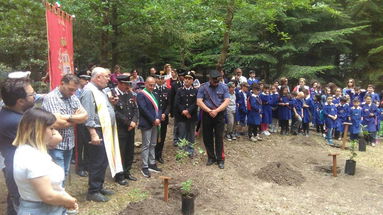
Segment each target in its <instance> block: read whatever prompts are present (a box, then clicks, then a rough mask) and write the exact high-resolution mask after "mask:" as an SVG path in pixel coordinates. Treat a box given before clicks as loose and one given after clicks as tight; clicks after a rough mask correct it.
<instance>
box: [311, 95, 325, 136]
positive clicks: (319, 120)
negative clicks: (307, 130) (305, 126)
mask: <svg viewBox="0 0 383 215" xmlns="http://www.w3.org/2000/svg"><path fill="white" fill-rule="evenodd" d="M322 111H323V105H322V102H321V95H319V94H316V95H315V96H314V101H313V123H314V125H315V128H316V130H317V133H319V132H320V133H321V134H322V135H323V137H325V134H324V119H323V114H322Z"/></svg>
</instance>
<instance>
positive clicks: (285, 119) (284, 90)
mask: <svg viewBox="0 0 383 215" xmlns="http://www.w3.org/2000/svg"><path fill="white" fill-rule="evenodd" d="M280 95H281V96H280V98H279V102H278V118H279V125H280V126H281V135H287V134H288V132H289V120H290V119H291V108H290V96H289V88H288V87H286V86H283V87H281V90H280Z"/></svg>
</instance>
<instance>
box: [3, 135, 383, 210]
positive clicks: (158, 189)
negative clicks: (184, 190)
mask: <svg viewBox="0 0 383 215" xmlns="http://www.w3.org/2000/svg"><path fill="white" fill-rule="evenodd" d="M137 133H138V134H137V139H140V134H139V132H137ZM168 134H171V132H168ZM170 140H171V138H170V137H168V141H167V143H166V146H165V147H166V148H165V155H164V159H165V164H163V165H160V167H161V168H162V169H163V173H161V174H152V177H151V178H149V179H147V178H144V177H143V176H142V175H141V173H140V172H139V166H140V161H139V159H140V155H139V150H140V149H139V148H138V149H137V151H136V152H137V153H136V160H137V162H136V163H134V170H133V174H134V175H135V176H137V177H138V179H139V180H138V181H137V182H131V183H130V185H129V186H128V187H122V186H119V185H117V184H116V183H113V181H112V179H111V177H110V173H109V174H108V176H107V179H106V181H107V182H106V187H108V188H110V189H113V190H114V191H116V194H115V195H114V196H113V197H112V199H111V201H109V202H107V203H94V202H87V201H85V196H86V191H87V179H86V178H80V177H78V176H77V175H76V174H74V173H72V174H71V179H70V182H69V185H68V186H67V190H68V192H69V193H71V194H73V195H74V196H75V197H76V198H78V200H79V205H80V214H95V215H96V214H106V215H109V214H121V215H127V214H129V215H130V214H133V215H134V214H144V215H150V214H169V215H170V214H171V215H173V214H181V196H180V189H179V188H180V183H181V182H183V181H186V180H187V179H191V180H192V181H193V185H194V188H195V189H196V190H198V196H197V198H196V201H195V206H196V207H195V214H212V215H220V214H222V215H223V214H241V215H242V214H260V215H263V214H265V215H269V214H283V215H288V214H294V215H296V214H318V215H320V214H323V215H324V214H326V215H327V214H331V215H338V214H339V215H340V214H347V215H349V214H355V215H356V214H360V215H366V214H369V215H370V214H371V215H373V214H377V215H379V214H383V198H382V196H383V186H382V185H383V179H382V178H383V177H382V176H383V156H382V154H383V147H382V145H381V144H378V145H377V146H376V147H374V148H372V147H367V151H366V152H358V156H357V157H356V161H357V168H356V174H355V176H348V175H345V174H344V173H343V170H344V165H345V160H346V159H347V157H348V156H349V151H342V150H340V149H338V148H333V147H329V146H327V145H326V144H325V141H324V139H323V138H322V137H320V136H319V135H317V134H314V133H312V134H311V135H310V136H309V137H303V136H280V135H277V134H273V135H272V136H269V137H265V138H264V140H263V141H261V142H256V143H253V142H250V141H248V140H247V138H243V137H242V138H241V139H239V140H237V141H231V142H228V141H225V154H226V161H225V169H223V170H221V169H219V168H218V167H217V166H216V165H213V166H206V165H205V162H206V155H205V154H204V153H203V154H200V155H198V156H197V157H195V158H194V159H189V158H185V159H184V160H182V161H176V159H175V155H176V153H177V150H176V148H175V147H173V146H172V144H171V141H170ZM197 142H198V144H197V146H200V147H201V148H202V149H204V147H203V146H202V145H201V142H202V141H201V139H198V140H197ZM338 143H340V142H338ZM330 152H339V153H341V154H340V155H339V156H338V167H339V171H340V173H339V175H338V177H336V178H335V177H332V176H331V173H329V172H328V171H327V169H329V166H330V165H331V163H332V158H331V157H329V156H328V154H329V153H330ZM160 175H166V176H170V177H172V178H173V179H172V180H171V184H170V194H169V195H170V197H169V202H167V203H166V202H164V201H163V200H162V199H163V186H162V182H161V179H159V176H160ZM5 190H6V188H5V185H4V179H3V177H0V193H1V194H0V211H5V206H6V205H5V197H6V195H5ZM2 214H5V213H2Z"/></svg>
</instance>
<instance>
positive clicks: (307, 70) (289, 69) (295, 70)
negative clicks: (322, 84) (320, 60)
mask: <svg viewBox="0 0 383 215" xmlns="http://www.w3.org/2000/svg"><path fill="white" fill-rule="evenodd" d="M334 68H335V66H333V65H327V66H299V65H286V73H284V75H285V76H287V77H290V78H295V79H299V78H308V79H313V78H315V77H316V76H317V75H318V74H324V73H325V71H330V70H333V69H334Z"/></svg>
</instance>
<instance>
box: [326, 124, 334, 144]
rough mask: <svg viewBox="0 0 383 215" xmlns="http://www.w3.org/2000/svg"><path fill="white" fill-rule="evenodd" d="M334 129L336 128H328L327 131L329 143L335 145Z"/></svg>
mask: <svg viewBox="0 0 383 215" xmlns="http://www.w3.org/2000/svg"><path fill="white" fill-rule="evenodd" d="M333 130H334V128H327V131H326V140H327V144H330V145H333V144H334V143H333V142H332V131H333Z"/></svg>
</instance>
